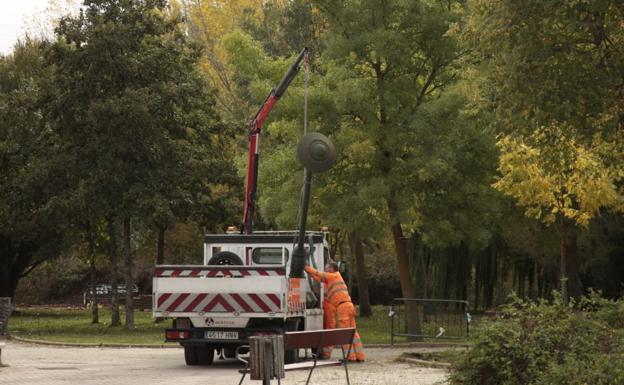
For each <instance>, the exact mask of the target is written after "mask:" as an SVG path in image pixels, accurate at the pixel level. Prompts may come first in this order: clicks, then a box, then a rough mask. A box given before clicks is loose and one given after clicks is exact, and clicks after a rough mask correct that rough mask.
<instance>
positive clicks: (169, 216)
mask: <svg viewBox="0 0 624 385" xmlns="http://www.w3.org/2000/svg"><path fill="white" fill-rule="evenodd" d="M165 6H166V4H165V2H163V1H148V2H125V1H123V2H119V3H118V2H111V1H107V0H93V1H88V2H87V3H86V8H85V10H84V11H83V12H82V13H81V14H80V15H79V16H76V17H71V16H68V17H65V18H63V19H62V20H61V22H60V25H59V27H58V28H57V30H56V34H57V37H58V41H57V42H55V43H54V44H53V45H52V46H51V47H50V49H49V51H48V55H47V57H48V62H49V64H50V65H51V66H53V68H54V69H55V72H54V77H53V78H52V81H51V84H50V95H49V100H48V103H47V106H48V110H49V113H50V117H51V118H52V120H53V122H54V123H55V127H56V129H57V130H58V132H59V133H60V135H61V136H62V138H63V145H64V150H65V151H67V152H68V153H70V154H72V156H73V157H74V159H75V165H76V167H75V168H74V170H73V174H74V177H75V179H76V184H77V192H78V193H77V194H76V195H77V197H76V198H77V200H78V201H79V204H82V205H84V206H86V208H87V210H88V211H90V212H92V213H94V214H95V215H99V216H107V217H121V216H124V217H126V216H133V217H139V218H144V219H148V217H151V218H149V219H151V220H153V221H155V222H156V223H158V224H161V225H165V226H166V225H168V224H169V223H170V222H172V221H173V220H174V219H175V218H177V217H185V216H188V215H190V213H191V211H192V210H193V209H196V208H199V207H205V206H204V205H201V204H203V203H206V201H207V200H209V199H208V198H206V197H207V196H209V195H210V192H211V191H210V187H209V185H210V183H214V182H215V181H218V180H220V178H221V177H222V176H223V175H227V172H228V167H227V165H228V162H227V161H226V160H227V155H228V154H227V153H225V154H222V153H219V152H217V151H214V149H215V148H218V147H219V144H220V142H221V141H223V140H225V137H222V138H219V137H217V136H216V134H218V133H221V134H224V133H223V132H221V131H220V130H219V126H218V117H217V115H216V112H215V111H214V103H215V101H214V97H213V95H212V94H211V90H210V89H209V88H208V87H207V85H206V81H205V79H204V78H203V76H202V75H201V73H199V72H198V71H197V68H196V65H197V62H198V60H199V50H198V48H197V47H195V46H193V45H192V44H190V43H189V42H188V41H187V39H186V37H185V35H184V33H183V32H182V30H181V29H180V28H179V27H180V26H179V24H180V22H181V20H180V18H179V17H178V16H176V15H175V14H171V15H168V14H167V13H166V9H165ZM217 170H218V171H219V173H216V172H215V171H217ZM222 179H227V177H224V178H222ZM165 181H166V182H165ZM72 198H73V197H72ZM200 203H201V204H200Z"/></svg>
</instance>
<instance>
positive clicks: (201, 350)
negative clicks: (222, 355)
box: [196, 346, 214, 365]
mask: <svg viewBox="0 0 624 385" xmlns="http://www.w3.org/2000/svg"><path fill="white" fill-rule="evenodd" d="M196 349H197V361H198V363H199V364H200V365H212V361H214V348H210V347H208V346H198V347H197V348H196Z"/></svg>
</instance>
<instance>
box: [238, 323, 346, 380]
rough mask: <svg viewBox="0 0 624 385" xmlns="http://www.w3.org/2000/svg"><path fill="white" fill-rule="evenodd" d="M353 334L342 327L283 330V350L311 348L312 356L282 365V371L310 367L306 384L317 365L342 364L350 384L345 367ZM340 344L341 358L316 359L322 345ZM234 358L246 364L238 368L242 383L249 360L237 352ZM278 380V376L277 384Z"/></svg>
mask: <svg viewBox="0 0 624 385" xmlns="http://www.w3.org/2000/svg"><path fill="white" fill-rule="evenodd" d="M354 335H355V328H342V329H321V330H308V331H302V332H285V333H284V351H288V350H293V349H312V358H313V361H304V362H296V363H293V364H286V365H284V371H285V372H288V371H292V370H301V369H310V372H309V374H308V379H307V381H306V385H307V384H308V383H309V382H310V378H312V372H313V371H314V369H315V368H317V367H322V366H340V365H344V369H345V376H346V378H347V384H348V385H351V383H350V381H349V369H348V367H347V363H348V359H347V358H348V356H349V354H350V353H351V349H352V348H353V337H354ZM335 345H338V346H340V350H341V351H342V360H340V361H338V360H327V361H318V358H319V357H318V356H317V354H316V352H320V351H321V350H322V348H323V346H335ZM344 345H349V349H348V350H347V351H345V349H344ZM236 358H238V359H239V360H240V361H243V362H245V363H246V364H247V367H246V368H245V369H241V370H239V373H242V375H243V376H242V377H241V379H240V382H239V383H238V385H241V384H242V383H243V380H244V379H245V375H246V374H247V373H249V371H250V370H249V361H251V359H252V358H251V357H250V360H249V361H247V360H245V359H243V358H241V357H240V356H239V354H238V349H237V354H236ZM279 383H280V380H279V378H278V384H279Z"/></svg>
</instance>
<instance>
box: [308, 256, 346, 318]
mask: <svg viewBox="0 0 624 385" xmlns="http://www.w3.org/2000/svg"><path fill="white" fill-rule="evenodd" d="M304 269H305V271H306V272H307V273H308V274H310V276H311V277H312V279H314V280H315V281H319V282H322V283H323V287H324V288H325V295H324V297H325V301H327V302H329V303H330V304H332V305H334V306H335V307H336V308H337V307H338V305H340V304H341V303H343V302H351V296H349V290H348V289H347V284H346V283H345V281H344V280H343V279H342V276H341V275H340V273H339V272H335V273H330V272H320V271H318V270H316V269H314V268H312V267H310V266H305V267H304Z"/></svg>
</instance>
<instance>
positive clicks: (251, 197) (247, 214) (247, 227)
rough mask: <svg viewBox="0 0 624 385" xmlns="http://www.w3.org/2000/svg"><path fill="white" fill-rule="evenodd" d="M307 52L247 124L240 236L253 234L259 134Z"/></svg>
mask: <svg viewBox="0 0 624 385" xmlns="http://www.w3.org/2000/svg"><path fill="white" fill-rule="evenodd" d="M308 55H309V50H308V48H307V47H306V48H304V49H303V50H301V52H300V53H299V55H298V56H297V59H296V60H295V62H294V63H293V64H292V65H291V66H290V68H289V69H288V71H287V72H286V74H284V77H283V78H282V80H281V81H280V82H279V84H278V85H277V87H275V88H273V89H272V90H271V92H270V93H269V95H268V96H267V98H266V99H265V100H264V103H262V106H261V107H260V109H259V110H258V112H257V113H256V115H255V116H254V118H253V119H252V120H251V122H250V123H249V126H250V129H249V158H248V160H247V184H246V187H245V208H244V210H243V224H242V227H241V233H242V234H251V233H252V232H253V217H254V212H255V209H256V188H257V185H258V162H259V159H260V150H259V144H260V132H261V131H262V125H263V124H264V121H265V120H266V118H267V116H268V115H269V113H270V112H271V110H272V109H273V107H274V106H275V103H277V101H278V100H279V99H280V98H281V97H282V95H283V94H284V92H286V89H287V88H288V86H289V85H290V82H292V80H293V78H294V77H295V76H296V75H297V73H298V72H299V69H300V68H301V63H302V62H306V63H307V61H308Z"/></svg>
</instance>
